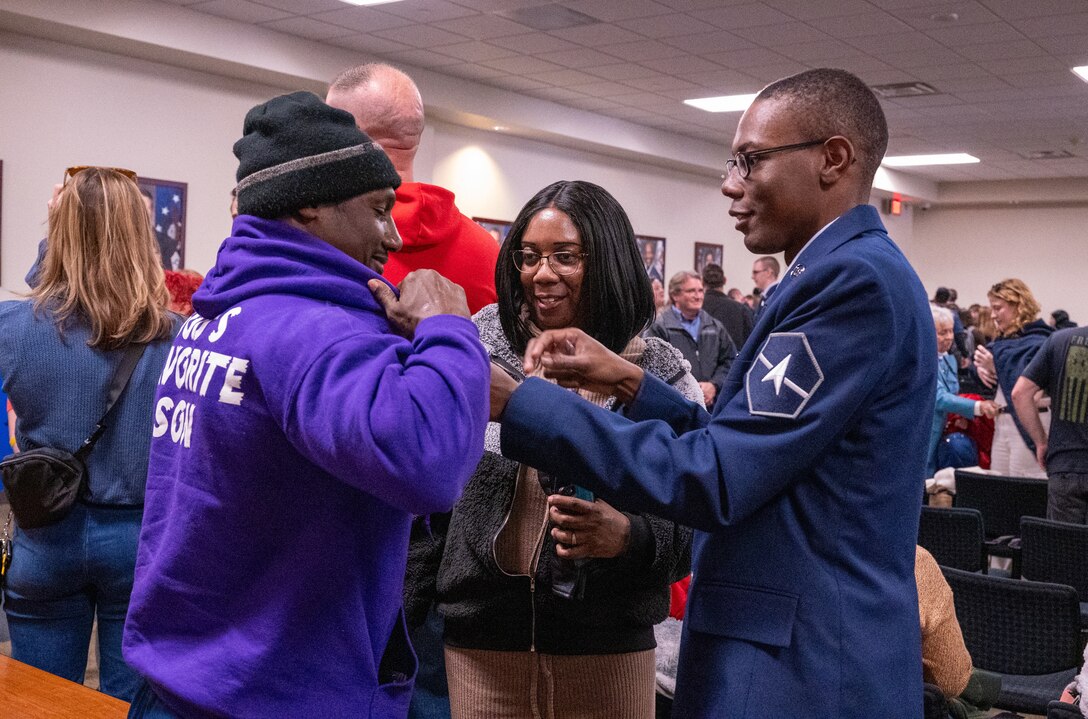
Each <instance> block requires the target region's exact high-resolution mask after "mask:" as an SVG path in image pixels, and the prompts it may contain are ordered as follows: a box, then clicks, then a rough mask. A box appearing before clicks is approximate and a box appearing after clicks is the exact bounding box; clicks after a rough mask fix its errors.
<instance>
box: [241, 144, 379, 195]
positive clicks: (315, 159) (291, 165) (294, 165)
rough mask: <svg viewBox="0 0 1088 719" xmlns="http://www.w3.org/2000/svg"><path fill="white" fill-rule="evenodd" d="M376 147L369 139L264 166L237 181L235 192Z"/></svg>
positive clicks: (377, 146) (377, 145)
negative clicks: (353, 145) (360, 142)
mask: <svg viewBox="0 0 1088 719" xmlns="http://www.w3.org/2000/svg"><path fill="white" fill-rule="evenodd" d="M375 148H377V149H378V150H381V145H379V144H378V143H376V142H374V141H373V140H371V141H370V142H366V143H363V144H362V145H356V146H355V147H345V148H342V149H340V150H332V151H331V152H323V153H321V154H320V155H310V156H309V157H300V158H298V159H297V160H288V161H287V162H283V163H280V164H279V165H273V166H272V167H266V168H264V169H263V170H258V171H257V172H254V173H253V174H252V175H250V176H249V177H246V178H244V179H243V180H242V181H241V182H239V183H238V186H237V187H236V188H235V189H236V193H235V194H237V193H238V192H241V191H242V190H244V189H246V188H247V187H250V186H251V185H256V184H257V183H258V182H264V181H265V180H270V179H272V178H274V177H279V176H280V175H285V174H287V173H288V172H295V171H296V170H306V169H309V168H311V167H317V166H318V165H325V164H328V163H330V162H339V161H340V160H346V159H348V158H350V157H355V156H357V155H362V154H363V153H366V152H371V151H372V150H374V149H375Z"/></svg>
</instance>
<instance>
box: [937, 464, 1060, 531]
mask: <svg viewBox="0 0 1088 719" xmlns="http://www.w3.org/2000/svg"><path fill="white" fill-rule="evenodd" d="M1046 487H1047V484H1046V480H1045V479H1031V478H1028V477H1005V476H1003V475H1000V474H979V473H977V472H967V471H964V470H961V469H957V470H956V499H955V506H957V507H969V508H972V509H977V510H978V511H980V512H982V522H983V526H984V527H985V529H986V537H987V538H988V539H993V538H994V537H1003V536H1008V535H1012V536H1016V534H1017V533H1018V532H1019V531H1020V518H1021V517H1045V516H1046Z"/></svg>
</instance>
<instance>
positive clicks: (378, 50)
mask: <svg viewBox="0 0 1088 719" xmlns="http://www.w3.org/2000/svg"><path fill="white" fill-rule="evenodd" d="M328 42H329V43H330V44H332V45H337V46H339V47H346V48H348V49H349V50H360V51H362V52H369V53H373V54H375V55H385V54H386V53H390V52H400V51H402V50H411V49H412V48H411V47H409V46H408V45H405V44H404V43H402V42H393V41H392V40H386V39H385V38H383V37H374V36H373V35H348V36H347V37H338V38H334V39H332V40H329V41H328Z"/></svg>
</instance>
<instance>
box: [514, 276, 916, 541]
mask: <svg viewBox="0 0 1088 719" xmlns="http://www.w3.org/2000/svg"><path fill="white" fill-rule="evenodd" d="M800 281H801V280H799V282H800ZM803 281H804V282H805V284H804V286H803V287H798V288H797V291H795V292H793V293H791V294H790V295H789V296H788V302H783V303H780V306H779V307H776V308H775V309H774V312H775V313H776V314H775V319H774V322H775V326H774V330H773V332H772V334H770V336H769V337H768V338H767V339H765V340H764V342H763V343H762V344H761V346H760V347H759V349H758V350H756V351H755V355H754V359H753V360H752V361H750V362H749V364H748V366H747V367H744V368H742V369H740V370H739V371H737V372H734V373H733V374H732V375H731V376H730V378H729V381H728V382H727V388H726V390H725V391H724V392H723V393H722V399H721V401H719V402H718V403H717V405H716V406H715V410H714V415H713V416H712V418H710V421H709V423H706V424H705V426H701V425H702V424H703V423H704V421H705V417H706V413H705V412H702V411H700V410H698V409H697V408H696V407H695V406H694V405H692V404H691V403H689V402H687V401H685V400H683V398H681V397H680V396H679V395H678V394H677V393H676V392H675V391H674V390H672V389H671V388H669V387H668V386H667V385H665V384H664V383H662V382H660V381H659V380H655V379H654V378H652V377H649V376H647V377H646V378H645V379H644V382H643V386H642V387H641V388H640V389H639V393H638V395H637V396H636V400H635V402H634V403H633V404H632V406H631V407H630V408H629V411H628V412H627V416H621V415H620V414H618V413H612V412H606V411H602V410H600V409H599V408H597V407H594V406H592V405H590V404H589V403H585V402H581V403H576V402H573V401H572V397H569V396H566V397H565V396H563V395H564V394H566V395H569V394H570V393H568V392H565V391H564V390H562V389H560V388H557V387H553V386H551V385H549V384H548V383H546V382H542V381H540V380H529V381H527V382H525V383H524V384H522V386H521V387H520V388H519V389H518V390H517V391H516V392H514V394H513V396H512V397H511V399H510V402H509V404H508V405H507V408H506V410H505V412H504V415H503V428H502V435H501V438H502V450H503V454H505V455H506V456H508V457H512V458H514V459H517V460H519V461H523V462H526V463H528V464H531V465H533V466H535V467H539V468H541V469H544V470H545V471H548V472H552V473H554V474H557V475H560V476H562V475H563V474H574V475H580V476H582V477H584V479H583V480H582V483H583V484H585V485H586V486H588V487H589V488H590V489H592V490H593V491H595V492H597V493H598V494H600V495H601V496H603V497H605V498H606V499H607V500H609V501H616V502H617V503H618V504H620V505H621V506H624V507H628V508H630V507H634V508H637V509H639V510H642V511H646V512H649V513H652V514H657V515H659V516H662V517H666V518H669V519H673V520H675V521H679V522H682V523H684V524H686V525H688V526H691V527H694V528H696V529H702V530H705V531H714V530H716V529H717V528H719V527H723V526H728V525H732V524H735V523H737V522H740V521H743V520H744V519H745V518H747V517H748V516H750V515H751V514H752V513H754V512H756V511H757V510H758V509H759V508H761V507H762V506H763V505H765V504H766V503H767V502H769V501H770V500H771V499H773V498H774V497H776V496H777V495H778V494H780V493H781V492H783V491H784V490H786V489H787V488H788V487H789V486H790V485H792V484H793V483H794V482H796V481H797V480H798V479H799V478H800V477H802V476H804V474H805V472H806V471H809V470H811V468H812V467H813V466H814V465H815V464H816V463H817V460H818V459H819V458H820V457H821V455H822V454H824V453H825V452H826V451H828V449H829V447H830V446H831V445H832V444H833V443H835V442H838V441H839V440H841V439H842V438H843V436H844V435H845V434H846V433H847V431H848V430H849V429H850V428H851V427H852V426H853V425H854V424H856V423H857V422H859V421H861V417H863V416H865V414H866V409H867V408H868V407H869V406H870V405H871V404H872V403H873V401H874V398H875V397H876V396H878V395H879V392H880V390H881V388H882V387H883V386H884V385H886V384H887V382H889V381H890V380H889V378H888V375H889V374H890V372H889V370H890V368H891V367H892V366H893V362H895V361H897V360H896V358H897V356H899V355H900V354H902V353H913V352H916V351H917V349H918V348H916V347H913V346H912V347H899V346H898V344H899V343H902V342H905V341H909V340H907V339H904V338H903V337H897V336H895V332H896V331H897V330H896V325H895V321H894V320H895V311H896V308H895V304H894V303H893V301H892V298H891V296H890V291H889V289H888V288H887V287H885V285H884V284H883V282H882V281H881V279H880V272H879V270H878V269H877V268H874V267H872V266H870V265H868V264H866V263H864V262H863V261H862V260H855V261H854V262H853V263H852V265H850V266H846V263H837V264H835V263H827V266H825V267H824V268H823V269H817V268H815V267H813V268H810V269H809V271H808V272H807V273H806V275H805V276H804V280H803ZM901 311H910V309H904V310H901ZM908 324H909V322H907V321H904V322H903V325H904V326H907V325H908ZM902 332H903V333H904V335H905V334H906V331H905V330H902ZM874 337H884V338H886V340H885V342H886V343H887V347H888V349H887V350H886V351H874V349H873V346H872V338H874ZM779 349H782V350H784V349H790V350H791V352H790V358H791V359H790V360H788V361H787V362H786V364H787V366H786V367H785V369H786V372H785V373H784V374H783V373H782V372H779V373H778V374H779V375H781V376H782V382H781V383H778V382H776V380H775V378H776V373H775V371H774V370H776V369H778V370H781V369H782V368H783V359H784V357H783V359H780V358H779V357H778V356H777V355H776V354H775V352H774V351H772V350H779ZM927 349H928V348H927ZM795 355H796V362H797V363H798V364H797V365H795V370H789V368H788V365H789V364H790V363H791V362H793V361H794V356H795ZM748 356H749V354H746V355H745V357H746V358H747V357H748ZM772 359H773V360H775V361H774V362H772V361H771V360H772ZM796 369H800V370H803V371H800V372H798V371H796ZM817 379H818V381H817ZM785 380H790V382H788V383H787V382H785ZM791 384H792V385H793V386H792V387H791ZM776 385H778V386H777V388H776ZM776 389H777V393H776V392H775V390H776ZM573 399H577V398H573ZM931 406H932V405H930V404H929V403H928V402H927V403H926V407H927V408H931ZM919 407H921V405H919ZM930 411H931V409H930ZM648 415H650V416H656V417H657V418H655V419H649V418H646V419H644V420H643V421H632V420H636V419H643V418H645V417H647V416H648ZM915 450H916V448H915ZM889 451H903V452H908V451H911V448H909V447H901V448H900V447H889Z"/></svg>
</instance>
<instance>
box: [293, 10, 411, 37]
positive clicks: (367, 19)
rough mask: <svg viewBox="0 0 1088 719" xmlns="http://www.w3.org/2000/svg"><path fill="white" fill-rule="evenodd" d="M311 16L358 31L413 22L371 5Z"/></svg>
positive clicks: (369, 30)
mask: <svg viewBox="0 0 1088 719" xmlns="http://www.w3.org/2000/svg"><path fill="white" fill-rule="evenodd" d="M310 17H311V18H312V19H314V20H320V21H321V22H327V23H329V24H331V25H339V26H340V27H347V28H351V29H352V30H355V31H356V32H375V31H377V30H388V29H389V28H391V27H403V26H405V25H410V24H411V21H410V20H405V19H404V18H402V17H397V16H396V15H390V14H389V13H386V12H382V11H381V10H377V9H375V8H369V7H343V8H341V9H340V10H332V11H330V12H321V13H316V14H314V15H311V16H310Z"/></svg>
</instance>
